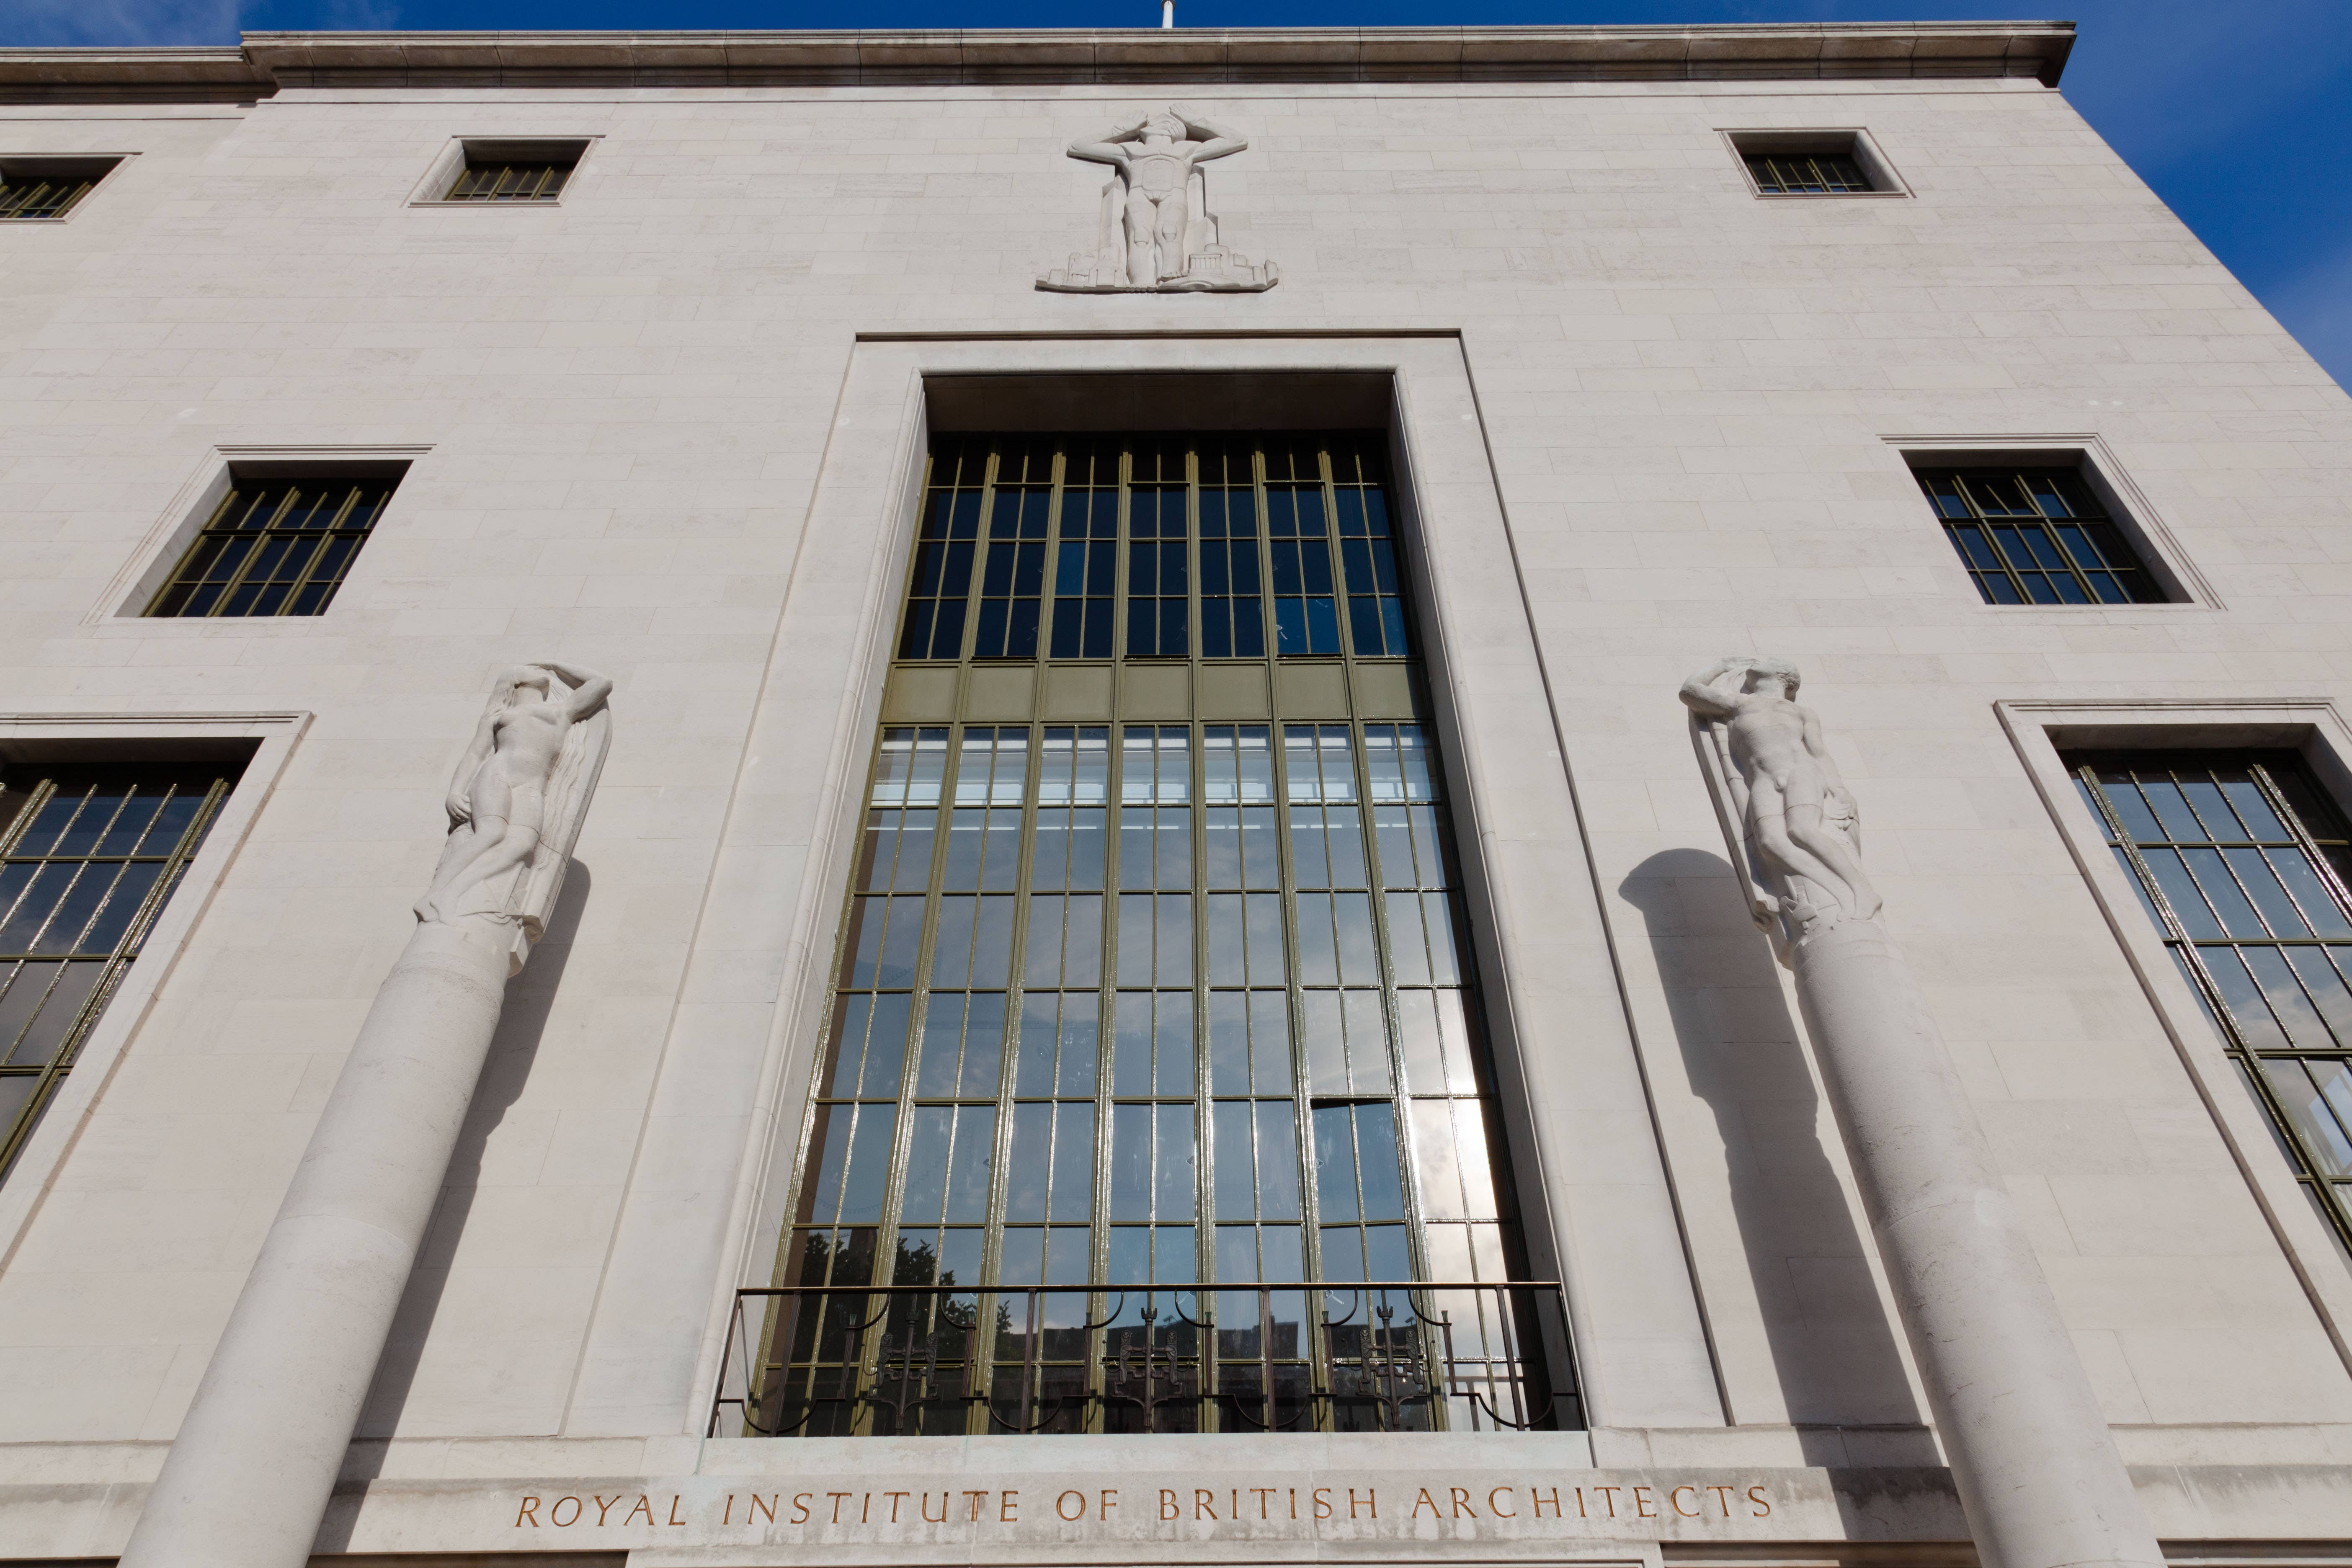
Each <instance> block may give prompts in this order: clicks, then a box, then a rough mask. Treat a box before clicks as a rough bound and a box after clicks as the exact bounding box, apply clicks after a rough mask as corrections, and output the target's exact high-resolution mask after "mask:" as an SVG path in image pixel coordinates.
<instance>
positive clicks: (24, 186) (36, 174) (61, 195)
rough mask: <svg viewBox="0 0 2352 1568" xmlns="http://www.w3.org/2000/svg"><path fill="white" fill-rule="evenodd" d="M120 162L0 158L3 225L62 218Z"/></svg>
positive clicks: (0, 197) (114, 160) (112, 160)
mask: <svg viewBox="0 0 2352 1568" xmlns="http://www.w3.org/2000/svg"><path fill="white" fill-rule="evenodd" d="M117 163H121V159H120V158H0V223H31V222H35V221H37V220H40V219H44V218H48V219H55V218H61V217H64V216H66V215H67V214H68V213H70V212H72V211H73V210H74V208H75V207H76V206H77V205H79V204H80V202H81V199H82V198H83V197H84V196H87V195H89V193H90V192H91V191H93V190H95V189H96V188H97V186H98V183H99V182H100V180H102V179H104V178H106V176H107V174H109V173H110V172H111V171H112V169H113V168H114V166H115V165H116V164H117Z"/></svg>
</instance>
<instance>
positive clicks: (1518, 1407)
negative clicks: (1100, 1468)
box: [709, 1281, 1583, 1437]
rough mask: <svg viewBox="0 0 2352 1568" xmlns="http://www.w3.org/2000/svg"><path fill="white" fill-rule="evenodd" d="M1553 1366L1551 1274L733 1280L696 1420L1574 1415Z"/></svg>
mask: <svg viewBox="0 0 2352 1568" xmlns="http://www.w3.org/2000/svg"><path fill="white" fill-rule="evenodd" d="M1570 1367H1571V1361H1570V1351H1569V1343H1568V1319H1567V1312H1566V1308H1565V1304H1564V1302H1563V1300H1562V1298H1561V1296H1560V1290H1559V1285H1558V1284H1556V1283H1553V1282H1550V1281H1542V1282H1515V1283H1510V1284H1504V1285H1494V1284H1485V1285H1480V1284H1454V1283H1448V1282H1444V1281H1433V1282H1427V1283H1423V1282H1411V1283H1407V1282H1389V1283H1370V1284H1331V1283H1324V1284H1250V1285H1202V1284H1193V1285H1148V1286H1147V1285H1137V1286H1129V1287H1124V1288H1121V1287H1105V1286H1093V1287H1086V1286H1043V1285H1039V1286H1015V1287H989V1288H982V1289H964V1288H961V1287H957V1286H953V1285H875V1286H849V1285H840V1286H829V1287H800V1288H795V1289H746V1290H739V1291H738V1292H736V1299H735V1309H734V1312H733V1315H732V1317H731V1319H730V1322H729V1325H728V1348H727V1361H726V1364H725V1367H724V1369H723V1371H722V1373H721V1375H720V1381H719V1389H718V1392H717V1394H715V1395H714V1397H713V1399H712V1402H711V1408H710V1424H709V1434H710V1435H711V1436H719V1435H721V1434H722V1433H724V1434H727V1435H730V1436H739V1435H740V1436H776V1437H785V1436H829V1437H846V1436H875V1437H881V1436H950V1435H966V1434H982V1433H999V1434H1010V1433H1065V1434H1076V1433H1142V1432H1192V1433H1210V1432H1265V1431H1277V1432H1307V1431H1317V1432H1333V1431H1337V1432H1399V1431H1423V1432H1425V1431H1528V1430H1535V1429H1544V1430H1554V1429H1570V1428H1575V1427H1580V1426H1582V1425H1583V1412H1582V1406H1581V1405H1580V1401H1579V1399H1578V1397H1577V1394H1576V1390H1575V1384H1574V1380H1573V1375H1572V1373H1571V1371H1570Z"/></svg>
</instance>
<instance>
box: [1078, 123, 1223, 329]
mask: <svg viewBox="0 0 2352 1568" xmlns="http://www.w3.org/2000/svg"><path fill="white" fill-rule="evenodd" d="M1193 138H1198V140H1193ZM1248 145H1249V141H1248V139H1247V138H1246V137H1244V136H1240V135H1237V134H1235V133H1234V132H1231V131H1228V130H1227V129H1225V128H1224V127H1223V126H1222V125H1219V124H1218V123H1217V122H1216V121H1213V120H1204V119H1202V117H1201V115H1200V114H1199V113H1198V112H1197V111H1195V110H1190V109H1187V108H1185V107H1184V106H1183V105H1182V104H1181V103H1180V104H1177V105H1176V106H1175V107H1174V108H1172V109H1171V110H1169V111H1168V112H1167V113H1165V114H1147V115H1145V116H1144V117H1143V118H1142V119H1140V120H1139V121H1135V123H1133V124H1132V125H1115V126H1113V127H1111V129H1110V130H1109V131H1108V132H1106V133H1105V134H1104V136H1103V137H1102V139H1101V140H1100V141H1097V142H1071V143H1070V156H1071V157H1073V158H1081V159H1084V160H1085V161H1086V162H1087V163H1108V164H1109V165H1110V166H1111V167H1112V168H1114V169H1117V170H1118V174H1119V178H1120V180H1121V181H1122V182H1124V184H1126V186H1127V191H1126V197H1127V204H1126V205H1127V281H1128V283H1129V286H1130V287H1142V288H1149V287H1150V286H1151V285H1152V284H1155V283H1164V282H1166V281H1167V280H1168V279H1171V278H1176V277H1180V276H1181V275H1182V273H1183V271H1184V236H1185V231H1186V230H1187V229H1188V228H1189V227H1190V226H1191V224H1192V219H1193V217H1194V216H1195V215H1194V214H1193V213H1192V201H1191V192H1192V170H1193V168H1194V167H1195V166H1196V165H1198V164H1202V163H1207V162H1209V161H1210V160H1211V159H1213V158H1223V157H1228V156H1230V155H1232V154H1233V153H1239V152H1241V151H1242V150H1244V148H1246V147H1247V146H1248Z"/></svg>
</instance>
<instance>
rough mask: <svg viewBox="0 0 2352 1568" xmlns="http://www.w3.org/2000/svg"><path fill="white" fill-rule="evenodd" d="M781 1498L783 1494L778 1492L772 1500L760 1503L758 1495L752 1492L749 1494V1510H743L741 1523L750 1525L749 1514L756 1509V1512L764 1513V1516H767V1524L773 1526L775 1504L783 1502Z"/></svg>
mask: <svg viewBox="0 0 2352 1568" xmlns="http://www.w3.org/2000/svg"><path fill="white" fill-rule="evenodd" d="M783 1497H784V1494H783V1493H782V1492H778V1493H777V1494H776V1495H775V1497H774V1498H773V1499H772V1500H769V1501H766V1502H762V1501H761V1500H760V1494H759V1493H758V1492H753V1493H752V1494H751V1508H747V1509H745V1510H743V1522H744V1523H746V1524H749V1523H751V1512H752V1510H753V1509H756V1510H759V1511H760V1512H761V1513H764V1514H766V1515H767V1516H768V1522H769V1523H770V1524H773V1523H775V1522H776V1504H777V1503H779V1502H782V1500H783Z"/></svg>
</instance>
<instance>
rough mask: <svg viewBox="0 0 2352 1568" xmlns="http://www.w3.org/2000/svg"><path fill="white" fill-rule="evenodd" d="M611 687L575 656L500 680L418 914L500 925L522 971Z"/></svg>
mask: <svg viewBox="0 0 2352 1568" xmlns="http://www.w3.org/2000/svg"><path fill="white" fill-rule="evenodd" d="M612 692H613V682H612V680H611V679H609V678H607V677H605V676H602V675H599V674H597V673H596V672H595V671H594V670H593V669H583V668H579V667H577V666H573V665H564V664H525V665H518V666H517V667H515V668H512V669H509V670H507V671H505V672H504V673H503V674H501V675H500V676H499V678H498V680H497V681H496V682H495V683H494V684H493V685H492V686H491V688H490V700H489V702H488V705H487V706H486V707H484V709H483V710H482V719H481V722H480V723H479V724H478V725H477V726H476V727H475V731H474V742H473V744H472V745H471V746H469V747H467V751H466V756H465V760H464V761H462V762H460V763H458V764H457V773H456V774H455V775H454V776H453V777H452V778H451V779H450V781H449V797H448V800H447V802H446V807H447V810H448V813H449V837H448V840H447V842H446V844H445V845H444V846H443V847H442V851H441V861H440V864H439V865H438V866H437V867H436V868H435V870H434V873H433V885H432V887H431V889H428V890H427V891H426V893H425V897H424V898H423V899H421V900H418V901H417V905H416V918H417V919H418V920H420V921H425V923H427V924H439V925H457V924H461V923H463V924H471V925H475V926H478V927H479V926H490V927H497V928H503V929H504V931H505V932H506V933H507V935H508V936H509V942H510V944H511V945H510V947H509V962H510V963H511V964H512V966H513V968H514V970H515V971H517V972H520V970H521V968H522V962H523V959H524V958H525V957H526V956H528V954H529V952H530V943H532V942H537V941H538V940H539V939H540V937H541V934H542V933H543V932H544V931H545V930H546V925H547V916H548V912H549V911H550V910H552V909H553V908H554V907H555V899H556V895H557V894H558V893H560V892H561V891H562V888H563V868H564V867H565V865H566V864H568V863H569V861H570V859H571V856H572V843H573V842H574V841H575V840H576V839H577V838H578V837H579V836H580V823H581V819H582V818H583V817H584V816H586V815H587V810H588V797H589V795H590V794H591V793H592V792H593V790H594V789H595V787H596V775H597V773H599V772H600V771H601V770H602V769H603V768H604V752H605V749H606V748H607V747H608V746H609V745H610V744H611V743H612V717H611V714H610V713H609V712H608V711H607V710H606V709H605V706H604V700H605V699H606V698H607V697H610V696H611V695H612Z"/></svg>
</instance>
